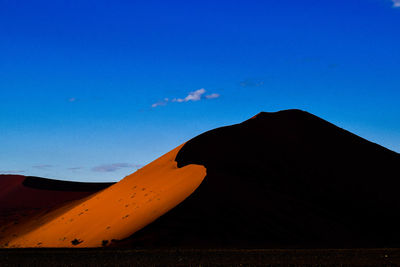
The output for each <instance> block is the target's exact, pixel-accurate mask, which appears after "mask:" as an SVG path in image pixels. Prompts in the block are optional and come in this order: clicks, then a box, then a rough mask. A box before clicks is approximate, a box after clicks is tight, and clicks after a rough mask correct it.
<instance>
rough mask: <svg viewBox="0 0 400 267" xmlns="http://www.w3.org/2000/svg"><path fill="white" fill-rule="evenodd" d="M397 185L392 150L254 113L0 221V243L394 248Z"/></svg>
mask: <svg viewBox="0 0 400 267" xmlns="http://www.w3.org/2000/svg"><path fill="white" fill-rule="evenodd" d="M14 178H15V180H14V181H15V183H16V184H17V185H18V184H19V185H20V184H21V182H18V181H17V180H18V179H22V178H20V177H14ZM0 182H1V180H0ZM8 184H11V182H8ZM0 185H1V184H0ZM399 185H400V155H399V154H398V153H395V152H393V151H390V150H388V149H386V148H384V147H382V146H379V145H377V144H374V143H372V142H369V141H367V140H365V139H363V138H360V137H358V136H356V135H354V134H352V133H350V132H348V131H345V130H343V129H341V128H339V127H337V126H335V125H333V124H331V123H329V122H327V121H324V120H322V119H320V118H318V117H316V116H314V115H312V114H310V113H307V112H304V111H300V110H286V111H280V112H275V113H264V112H262V113H260V114H258V115H256V116H254V117H253V118H251V119H249V120H247V121H245V122H243V123H240V124H236V125H232V126H227V127H222V128H218V129H215V130H211V131H209V132H206V133H204V134H201V135H199V136H197V137H195V138H193V139H192V140H190V141H188V142H187V143H185V144H184V145H181V146H179V147H177V148H175V149H174V150H172V151H171V152H169V153H167V154H165V155H164V156H162V157H160V158H159V159H157V160H155V161H154V162H152V163H150V164H149V165H147V166H145V167H143V168H142V169H140V170H138V171H137V172H135V173H133V174H132V175H130V176H127V177H126V178H124V179H123V180H121V181H120V182H118V183H116V184H114V185H112V186H110V187H108V188H106V189H104V190H102V191H100V192H98V193H96V194H93V195H87V196H82V197H83V198H80V197H78V195H76V196H77V197H76V198H75V199H74V200H73V201H71V200H72V199H68V200H69V201H67V200H66V199H65V200H64V201H67V202H65V204H60V205H58V206H57V205H56V207H54V206H53V207H49V208H47V211H46V212H45V213H41V214H38V215H35V216H33V217H30V218H29V219H26V220H25V221H24V222H23V223H18V224H12V225H8V228H7V229H6V230H5V231H4V230H3V233H2V234H1V236H2V237H0V246H1V247H100V246H117V247H134V248H143V247H144V248H154V247H187V248H201V247H207V248H227V247H231V248H255V247H257V248H296V247H300V248H310V247H313V248H322V247H323V248H326V247H387V246H392V247H399V246H400V230H399V228H398V225H399V224H400V215H399V213H398V209H399V208H400V199H399V198H398V191H399ZM1 188H3V187H1ZM42 188H43V187H42ZM30 190H33V189H30ZM37 190H39V189H37ZM40 190H43V189H40ZM46 190H47V189H46ZM4 192H6V193H4ZM7 192H8V193H7ZM76 193H77V194H78V193H79V192H76ZM80 193H82V192H80ZM3 196H5V197H4V198H7V199H17V198H16V197H15V196H16V195H14V197H12V196H13V193H12V192H11V191H7V189H5V190H2V189H0V201H2V199H4V198H1V197H3ZM69 196H71V194H70V195H69ZM20 202H21V203H19V204H18V205H20V204H23V203H25V202H26V200H23V199H21V201H20ZM1 203H3V202H1ZM4 203H6V202H4ZM46 203H48V202H46V200H44V202H40V204H38V205H39V206H40V207H44V206H45V205H47V204H46ZM59 203H61V201H60V202H59ZM7 205H8V206H7ZM12 205H16V204H10V203H9V204H4V207H3V210H4V208H6V207H9V208H10V209H11V210H12V207H13V206H12ZM0 229H1V228H0Z"/></svg>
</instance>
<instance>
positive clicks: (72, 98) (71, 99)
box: [68, 97, 77, 102]
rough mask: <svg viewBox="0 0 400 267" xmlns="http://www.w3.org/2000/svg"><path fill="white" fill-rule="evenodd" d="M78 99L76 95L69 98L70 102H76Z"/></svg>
mask: <svg viewBox="0 0 400 267" xmlns="http://www.w3.org/2000/svg"><path fill="white" fill-rule="evenodd" d="M76 100H77V99H76V98H75V97H71V98H68V102H75V101H76Z"/></svg>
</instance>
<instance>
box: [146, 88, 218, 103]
mask: <svg viewBox="0 0 400 267" xmlns="http://www.w3.org/2000/svg"><path fill="white" fill-rule="evenodd" d="M205 93H206V90H205V89H204V88H201V89H198V90H196V91H193V92H190V93H189V94H188V95H187V96H186V97H185V98H173V99H172V100H169V98H164V100H162V101H159V102H156V103H154V104H153V105H151V107H152V108H155V107H158V106H165V105H166V104H167V103H168V102H177V103H184V102H190V101H193V102H196V101H200V100H202V99H214V98H218V97H220V95H219V94H217V93H212V94H209V95H206V94H205Z"/></svg>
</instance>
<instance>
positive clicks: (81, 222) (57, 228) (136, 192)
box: [0, 145, 206, 247]
mask: <svg viewBox="0 0 400 267" xmlns="http://www.w3.org/2000/svg"><path fill="white" fill-rule="evenodd" d="M182 146H183V145H181V146H179V147H177V148H175V149H174V150H172V151H170V152H169V153H167V154H165V155H164V156H162V157H160V158H158V159H157V160H155V161H153V162H152V163H150V164H148V165H146V166H145V167H143V168H142V169H140V170H138V171H137V172H135V173H133V174H131V175H129V176H127V177H125V178H124V179H122V180H121V181H120V182H118V183H116V184H114V185H112V186H110V187H108V188H106V189H104V190H103V191H100V192H98V193H97V194H94V195H91V196H89V197H88V198H87V199H85V200H83V201H80V202H77V203H75V204H74V205H70V206H68V207H65V206H64V207H60V208H59V209H57V210H54V211H51V212H50V214H46V218H48V220H44V221H43V219H42V220H40V218H39V219H38V220H37V221H38V223H36V224H35V223H31V224H29V227H30V229H29V231H28V232H27V229H26V227H27V225H21V226H19V227H20V229H18V226H16V228H15V229H14V232H16V233H17V234H15V235H16V236H15V237H13V238H12V239H11V240H8V241H7V247H100V246H104V245H109V244H110V243H111V242H112V240H121V239H124V238H126V237H128V236H130V235H132V234H133V233H135V232H136V231H138V230H140V229H141V228H143V227H145V226H146V225H147V224H149V223H151V222H153V221H154V220H156V219H157V218H158V217H160V216H162V215H163V214H165V213H166V212H168V211H169V210H171V209H172V208H174V207H175V206H176V205H178V204H179V203H181V202H182V201H183V200H184V199H186V198H187V197H188V196H189V195H191V194H192V193H193V192H194V191H195V190H196V188H197V187H198V186H199V185H200V184H201V182H202V181H203V179H204V177H205V176H206V168H205V167H203V166H201V165H194V164H191V165H187V166H185V167H182V168H178V167H177V162H176V161H175V157H176V155H177V153H178V152H179V150H180V149H181V148H182ZM39 221H41V222H40V223H39ZM18 231H19V232H20V233H23V234H21V235H19V234H18ZM0 244H1V240H0ZM1 246H4V245H3V244H1Z"/></svg>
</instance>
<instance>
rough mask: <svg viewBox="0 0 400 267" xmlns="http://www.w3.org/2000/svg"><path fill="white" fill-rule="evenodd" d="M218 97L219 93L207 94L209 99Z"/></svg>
mask: <svg viewBox="0 0 400 267" xmlns="http://www.w3.org/2000/svg"><path fill="white" fill-rule="evenodd" d="M218 97H219V94H216V93H213V94H210V95H206V98H207V99H214V98H218Z"/></svg>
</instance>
